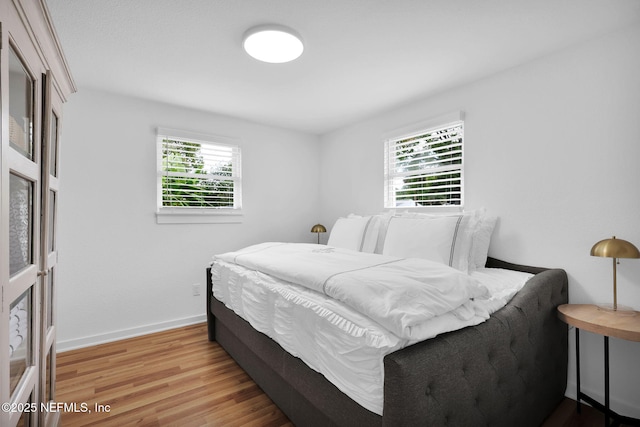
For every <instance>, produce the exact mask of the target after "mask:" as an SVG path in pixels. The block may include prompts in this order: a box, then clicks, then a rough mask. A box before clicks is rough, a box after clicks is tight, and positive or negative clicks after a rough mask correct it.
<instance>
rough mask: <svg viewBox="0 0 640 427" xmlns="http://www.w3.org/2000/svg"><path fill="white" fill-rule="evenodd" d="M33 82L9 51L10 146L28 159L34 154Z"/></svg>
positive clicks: (17, 59) (13, 54) (11, 51)
mask: <svg viewBox="0 0 640 427" xmlns="http://www.w3.org/2000/svg"><path fill="white" fill-rule="evenodd" d="M33 96H34V94H33V80H32V79H31V77H30V76H29V73H27V71H26V69H25V67H24V65H23V64H22V61H20V59H19V58H18V56H17V55H16V54H15V53H14V51H13V49H10V51H9V144H10V145H11V147H13V148H14V149H15V150H16V151H18V152H19V153H20V154H22V155H24V156H25V157H27V158H28V159H31V160H33V159H34V156H33V155H34V153H33V111H34V108H33Z"/></svg>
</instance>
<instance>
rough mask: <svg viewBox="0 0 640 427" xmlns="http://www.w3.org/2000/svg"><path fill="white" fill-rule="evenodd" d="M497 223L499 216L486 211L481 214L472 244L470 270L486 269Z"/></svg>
mask: <svg viewBox="0 0 640 427" xmlns="http://www.w3.org/2000/svg"><path fill="white" fill-rule="evenodd" d="M497 221H498V217H497V216H494V215H488V214H486V213H485V212H484V211H483V212H482V213H481V215H480V217H479V220H478V225H476V230H475V233H473V240H472V243H471V253H470V255H469V269H470V270H476V269H478V268H484V266H485V265H486V264H487V256H488V254H489V245H490V244H491V234H493V229H494V228H495V226H496V222H497Z"/></svg>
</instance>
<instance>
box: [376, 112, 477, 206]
mask: <svg viewBox="0 0 640 427" xmlns="http://www.w3.org/2000/svg"><path fill="white" fill-rule="evenodd" d="M457 125H461V126H462V145H461V153H460V164H459V166H456V167H454V168H452V172H456V173H457V172H459V173H460V204H448V205H418V204H416V205H415V206H411V205H398V204H397V202H398V200H397V199H396V194H395V193H396V190H395V186H394V180H395V179H397V178H399V177H400V174H397V173H393V172H392V169H393V164H392V163H393V162H394V161H395V157H394V156H392V155H391V154H390V153H391V150H392V145H393V144H395V143H396V142H399V141H402V140H405V139H410V138H413V137H417V136H419V135H424V134H428V133H431V132H434V131H436V130H439V129H442V128H447V127H453V126H457ZM383 140H384V180H383V185H384V195H383V197H384V200H383V204H384V208H385V209H416V208H418V209H429V210H439V211H440V210H445V211H451V210H454V211H462V210H463V208H464V196H465V191H464V151H465V150H464V112H462V111H456V112H452V113H448V114H444V115H441V116H438V117H434V118H431V119H428V120H424V121H421V122H418V123H414V124H412V125H408V126H405V127H403V128H399V129H395V130H393V131H390V132H387V133H385V134H384V135H383ZM426 171H428V168H422V169H420V170H416V173H420V172H426Z"/></svg>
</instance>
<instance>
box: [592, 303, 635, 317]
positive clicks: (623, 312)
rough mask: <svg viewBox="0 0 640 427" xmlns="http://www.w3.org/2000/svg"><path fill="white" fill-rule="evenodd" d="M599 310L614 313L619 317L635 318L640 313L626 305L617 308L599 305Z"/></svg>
mask: <svg viewBox="0 0 640 427" xmlns="http://www.w3.org/2000/svg"><path fill="white" fill-rule="evenodd" d="M598 310H602V311H607V312H609V313H614V314H616V315H619V316H635V315H636V314H637V313H638V312H637V311H635V310H634V309H633V308H631V307H627V306H626V305H620V304H618V305H617V306H616V307H615V308H614V306H613V304H598Z"/></svg>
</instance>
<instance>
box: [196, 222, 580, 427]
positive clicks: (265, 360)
mask: <svg viewBox="0 0 640 427" xmlns="http://www.w3.org/2000/svg"><path fill="white" fill-rule="evenodd" d="M466 216H467V218H466V219H469V217H470V215H466ZM351 219H353V218H349V220H351ZM414 219H415V218H414ZM420 219H421V220H424V219H425V218H420ZM429 219H432V218H431V217H429ZM358 220H359V222H360V225H364V226H363V227H360V228H361V231H362V232H361V233H353V227H350V230H349V233H351V234H354V235H356V236H357V238H356V239H355V240H353V242H355V247H353V248H350V249H348V250H346V251H343V252H346V253H348V254H349V255H351V254H350V253H349V252H348V251H350V250H352V249H353V250H357V251H358V252H370V253H372V254H374V253H379V252H385V251H384V250H381V248H380V243H383V244H384V243H389V242H393V241H394V237H398V235H397V233H396V232H397V231H398V227H395V228H394V227H390V226H389V225H390V224H389V221H388V219H387V218H384V221H383V223H384V225H385V226H384V227H382V228H378V227H371V225H372V224H371V218H369V219H368V220H366V221H365V220H364V219H362V220H360V219H358ZM385 221H386V222H385ZM349 222H352V221H349ZM454 222H456V224H457V225H456V226H455V227H454V228H452V230H454V233H453V235H455V236H456V237H455V239H457V241H456V242H455V245H456V246H458V249H456V250H459V249H460V248H462V250H461V253H462V254H463V256H462V257H458V261H459V260H461V259H462V258H464V259H465V260H466V261H468V262H470V263H471V261H472V257H470V255H469V254H470V253H471V252H473V249H472V248H473V238H472V237H474V232H473V231H474V230H475V231H477V230H478V223H479V221H477V220H476V221H475V222H474V221H469V227H468V229H467V230H466V231H465V228H464V227H461V224H463V222H462V223H461V221H460V216H458V218H457V220H456V221H453V222H452V220H451V219H447V220H445V221H444V223H448V224H453V223H454ZM365 223H366V224H365ZM416 224H417V222H412V223H411V224H410V230H409V231H411V232H410V233H409V234H410V235H413V236H415V235H416V233H415V231H416V229H415V226H416ZM434 224H435V223H434V222H432V223H429V224H428V225H426V227H433V225H434ZM351 225H353V224H351ZM441 226H442V224H438V227H441ZM419 227H425V225H424V224H422V222H421V223H420V225H419ZM340 228H341V226H340V224H338V223H336V224H335V225H334V228H333V229H334V230H339V229H340ZM400 228H402V227H400ZM373 229H375V233H374V235H373V236H372V235H371V231H372V230H373ZM382 229H385V230H384V231H385V232H386V233H389V235H386V236H380V233H381V230H382ZM405 231H407V230H405ZM422 231H424V229H423V230H422ZM485 231H486V230H485ZM332 233H333V231H332ZM347 234H348V233H347ZM445 234H446V233H445ZM476 234H477V233H476ZM465 235H466V236H467V237H468V238H469V240H470V242H467V243H468V244H466V246H465V244H464V242H463V238H464V236H465ZM338 236H341V238H342V241H341V239H338V238H337V237H338ZM400 237H401V238H402V239H403V244H402V245H399V246H401V247H402V248H401V250H402V251H404V250H406V248H407V246H409V247H411V246H412V244H411V242H409V244H408V245H407V244H406V243H407V235H406V233H405V234H402V233H401V234H400ZM475 237H477V235H476V236H475ZM349 238H350V236H347V235H345V234H339V233H337V234H336V238H335V239H331V237H330V242H329V243H332V244H335V245H336V246H343V247H344V246H348V245H350V244H351V243H348V242H347V241H348V240H349ZM345 239H346V240H345ZM409 240H410V238H409ZM353 242H352V243H353ZM279 245H281V244H277V245H275V246H278V248H276V249H277V250H280V249H279V248H282V247H284V248H287V250H288V248H289V246H279ZM267 246H269V245H267ZM270 246H274V245H270ZM314 246H315V247H316V248H317V249H313V248H307V250H308V251H311V252H319V253H321V254H322V256H324V254H325V253H330V252H335V251H334V250H333V248H334V246H332V245H327V246H326V247H325V246H323V245H319V246H318V245H314ZM367 247H368V249H367ZM258 248H259V251H262V248H263V247H262V246H260V247H258ZM417 249H418V250H424V249H425V248H417ZM269 250H271V248H269ZM412 250H413V251H414V252H413V253H415V250H416V247H415V245H414V247H413V249H412ZM248 251H249V252H251V251H255V249H249V250H248ZM387 252H388V251H387ZM453 252H454V251H453V245H452V246H451V248H450V250H448V251H447V254H446V257H448V259H449V265H450V266H455V264H456V257H455V256H454V254H453ZM276 254H277V253H276ZM233 256H234V257H236V256H237V254H234V255H233ZM316 256H317V255H316ZM376 256H379V257H380V258H375V256H374V255H372V256H370V257H369V258H370V259H372V260H374V261H376V262H377V260H378V259H380V260H386V258H384V257H383V255H382V254H381V253H380V255H376ZM384 256H390V254H389V253H385V254H384ZM243 257H244V255H243ZM484 257H485V258H484V263H485V264H484V265H483V266H482V268H483V269H482V271H483V272H484V271H494V270H495V271H496V272H497V271H504V272H522V273H523V274H524V273H527V274H528V276H527V278H526V280H524V281H523V286H521V288H519V290H518V291H517V293H515V296H513V297H511V296H510V297H509V299H508V301H506V303H505V304H504V305H503V306H502V307H501V308H499V309H497V310H495V311H493V312H491V314H490V315H487V317H488V318H487V319H486V320H484V319H483V320H482V321H481V322H476V321H472V323H473V324H471V325H469V326H464V325H460V326H456V327H455V328H454V330H451V331H448V332H446V331H445V332H438V331H436V332H433V331H431V332H429V334H431V335H434V334H435V337H432V338H430V339H425V340H422V339H420V338H422V337H424V336H430V335H424V334H423V335H419V336H415V337H409V338H407V340H405V341H403V342H402V343H400V344H397V343H395V342H393V343H391V344H390V345H389V346H388V348H387V350H386V351H388V353H385V354H383V355H376V356H375V357H378V358H380V366H381V370H382V371H383V372H382V374H381V378H382V380H381V385H380V387H381V390H380V392H379V394H380V395H381V396H382V397H381V401H380V402H379V404H377V403H376V402H373V403H370V402H369V401H368V400H367V399H366V396H364V395H362V393H361V394H360V395H356V396H354V395H353V394H352V393H353V392H352V390H345V384H344V382H343V383H340V381H336V380H335V378H334V377H332V375H333V374H332V373H331V372H329V373H327V372H323V373H322V374H321V373H319V372H318V371H320V372H322V367H320V368H319V367H318V366H315V364H316V363H317V360H316V359H315V358H314V357H315V354H316V350H315V349H314V350H313V351H308V352H307V353H306V354H304V351H301V353H302V354H298V353H297V352H296V351H295V349H294V351H292V350H291V348H289V347H290V346H289V343H288V342H287V341H284V342H280V344H279V343H278V342H276V339H277V337H273V336H269V335H272V333H271V332H269V331H264V333H263V332H260V331H259V330H258V329H262V327H261V326H260V324H261V323H262V324H263V326H264V325H266V324H268V323H269V322H272V321H273V317H272V316H271V317H269V316H267V317H266V318H265V319H262V320H261V318H260V317H259V316H258V318H257V320H256V318H254V317H252V316H247V315H246V313H243V312H242V310H238V309H237V308H235V309H233V308H230V307H233V304H231V301H230V300H229V298H230V297H229V296H228V297H227V298H226V303H225V302H222V301H221V300H225V298H223V297H222V296H221V295H220V292H221V291H220V289H219V288H218V290H217V291H216V286H218V287H219V283H220V282H224V280H226V279H225V277H221V274H220V272H219V271H218V270H220V267H219V266H217V265H216V266H214V267H215V271H214V272H213V274H212V270H211V267H209V268H208V269H207V295H208V297H207V318H208V326H209V339H210V340H212V341H213V340H215V341H217V342H218V343H219V344H220V345H221V346H222V347H223V348H224V349H225V350H226V351H227V352H228V353H229V354H230V355H231V356H232V357H233V358H234V359H235V360H236V361H237V362H238V364H239V365H240V366H241V367H242V368H243V369H244V370H245V371H247V373H248V374H249V375H250V376H251V377H252V378H253V379H254V380H255V381H256V383H257V384H258V385H259V386H260V387H261V388H262V389H263V390H264V391H265V392H266V393H267V394H268V395H269V396H270V397H271V398H272V400H273V401H274V402H275V403H276V404H277V405H278V406H279V407H280V408H281V409H282V411H283V412H284V413H285V414H286V415H287V416H288V417H289V418H290V419H291V421H292V422H293V423H294V424H296V425H300V426H303V425H304V426H307V425H339V426H354V425H386V426H402V425H408V426H411V425H427V426H446V425H453V426H478V425H487V426H512V425H519V426H536V425H540V424H541V423H542V422H543V420H544V419H545V418H546V416H547V415H548V414H549V413H551V412H552V411H553V409H554V408H555V407H556V406H557V405H558V404H559V402H560V401H561V400H562V398H563V397H564V393H565V389H566V377H567V376H566V374H567V347H568V346H567V326H566V325H565V324H564V323H562V322H560V321H559V320H558V318H557V315H556V313H555V311H556V307H557V306H558V305H560V304H563V303H566V302H567V276H566V273H565V272H564V271H563V270H560V269H544V268H535V267H528V266H523V265H515V264H510V263H507V262H504V261H500V260H497V259H492V258H488V257H486V254H485V255H484ZM365 258H366V257H365ZM244 259H245V258H243V260H244ZM274 259H275V258H274ZM271 261H273V260H270V262H271ZM466 261H465V262H466ZM393 263H395V261H393ZM222 264H224V261H222ZM251 267H252V266H251ZM465 267H466V266H465ZM234 268H236V267H234ZM237 268H241V269H245V268H246V267H244V266H243V267H237ZM447 268H449V267H447ZM476 268H477V266H476ZM484 268H487V269H488V270H484ZM247 270H248V271H249V270H252V268H248V269H247ZM352 270H354V269H352ZM451 270H453V268H451ZM252 274H253V273H252ZM260 274H262V273H260ZM274 274H275V273H274ZM296 274H297V273H296ZM376 274H379V273H376ZM468 274H469V275H470V276H471V273H468ZM514 274H515V273H514ZM518 274H519V273H518ZM328 275H329V276H330V277H333V276H334V274H329V273H328ZM212 277H213V279H212ZM261 277H266V278H267V280H268V281H271V280H272V278H271V276H270V275H268V274H267V275H264V276H261ZM332 280H333V279H332ZM350 280H351V281H352V280H353V278H351V279H350ZM214 282H215V284H214ZM269 283H271V282H269ZM287 283H288V282H286V281H285V283H284V285H287ZM287 289H288V288H287ZM216 292H217V293H218V297H216V296H214V293H216ZM287 292H288V291H287ZM249 294H251V293H249ZM243 295H244V294H243ZM257 295H259V297H256V298H253V299H251V298H250V300H251V301H254V300H255V301H256V303H257V302H258V300H260V299H262V297H261V295H263V294H257ZM322 297H323V298H324V296H322ZM296 298H298V297H296ZM314 298H315V297H314ZM231 299H232V296H231ZM477 299H478V298H476V300H477ZM471 300H473V298H471ZM314 301H315V300H314ZM252 303H253V302H252ZM302 305H306V306H308V305H313V304H310V303H309V302H308V301H307V302H306V303H304V304H302ZM234 310H235V311H234ZM458 317H460V316H458ZM245 319H249V320H250V321H251V323H250V322H249V321H247V320H245ZM305 322H306V320H301V321H300V324H302V323H305ZM252 323H253V324H254V325H255V327H254V326H252ZM288 323H293V322H290V321H289V322H288ZM441 323H442V322H441ZM444 323H447V324H448V323H451V322H450V321H449V320H448V321H447V322H444ZM340 324H341V325H343V324H344V321H343V322H342V323H340ZM387 328H393V325H391V326H388V327H387V326H385V328H382V329H385V330H386V329H387ZM272 329H273V328H272ZM275 329H278V328H277V327H276V328H275ZM346 329H353V328H345V330H346ZM401 333H402V331H400V332H394V333H393V334H390V335H391V336H392V337H393V336H395V335H396V334H401ZM358 336H359V335H358ZM344 344H345V342H344V341H342V344H341V345H340V346H339V347H340V349H341V348H342V346H343V345H344ZM394 345H396V346H397V347H393V346H394ZM394 348H397V349H395V350H394ZM347 353H349V351H347ZM308 358H311V359H313V360H307V359H308ZM303 359H305V361H303ZM367 363H369V362H368V361H366V360H365V361H363V366H365V367H368V366H369V365H368V364H367ZM320 365H322V364H321V363H320ZM310 366H312V367H313V369H312V368H311V367H310ZM354 366H355V367H354V368H353V370H358V368H357V366H356V365H354ZM373 371H375V369H373ZM346 382H347V383H348V382H349V381H346ZM366 387H367V386H366V385H365V389H364V390H367V388H366ZM365 394H366V393H365ZM375 394H376V393H375V392H373V391H372V395H375ZM363 399H364V400H363ZM376 405H379V406H376Z"/></svg>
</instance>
